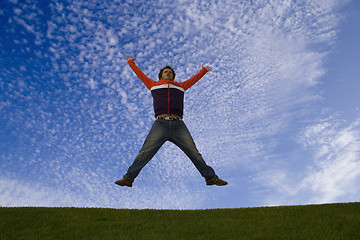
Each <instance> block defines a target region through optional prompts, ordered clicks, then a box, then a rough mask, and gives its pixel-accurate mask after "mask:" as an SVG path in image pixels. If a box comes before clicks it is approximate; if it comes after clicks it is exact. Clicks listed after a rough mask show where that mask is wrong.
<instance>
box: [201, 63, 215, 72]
mask: <svg viewBox="0 0 360 240" xmlns="http://www.w3.org/2000/svg"><path fill="white" fill-rule="evenodd" d="M201 66H202V67H204V64H203V65H201ZM204 68H206V71H208V72H211V71H212V68H211V67H210V66H206V67H204Z"/></svg>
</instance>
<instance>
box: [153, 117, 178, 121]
mask: <svg viewBox="0 0 360 240" xmlns="http://www.w3.org/2000/svg"><path fill="white" fill-rule="evenodd" d="M156 119H158V120H159V119H163V120H168V121H174V120H175V121H182V118H181V117H171V116H157V117H156Z"/></svg>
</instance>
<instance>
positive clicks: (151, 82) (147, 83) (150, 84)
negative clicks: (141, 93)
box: [126, 56, 155, 90]
mask: <svg viewBox="0 0 360 240" xmlns="http://www.w3.org/2000/svg"><path fill="white" fill-rule="evenodd" d="M126 61H127V62H128V64H129V66H130V67H131V69H132V70H133V71H134V73H135V74H136V76H138V78H139V79H140V80H141V81H142V82H143V83H144V84H145V86H146V87H147V88H148V89H149V90H150V89H151V88H152V87H153V86H154V84H155V81H154V80H152V79H151V78H149V77H147V76H146V75H145V74H144V73H143V72H142V71H141V70H140V69H139V68H138V66H137V65H136V64H135V57H130V56H126Z"/></svg>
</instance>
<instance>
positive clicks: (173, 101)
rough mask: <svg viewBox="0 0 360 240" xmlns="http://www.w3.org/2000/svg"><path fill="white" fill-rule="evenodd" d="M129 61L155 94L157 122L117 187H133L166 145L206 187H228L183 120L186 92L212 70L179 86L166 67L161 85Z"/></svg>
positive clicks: (201, 73)
mask: <svg viewBox="0 0 360 240" xmlns="http://www.w3.org/2000/svg"><path fill="white" fill-rule="evenodd" d="M126 60H127V62H128V64H129V66H130V67H131V69H132V70H133V71H134V73H135V74H136V75H137V76H138V77H139V78H140V80H141V81H142V82H143V83H144V84H145V86H146V87H147V88H148V89H149V90H150V91H151V94H152V97H153V104H154V111H155V118H156V120H155V122H154V123H153V125H152V127H151V129H150V132H149V134H148V136H147V137H146V139H145V142H144V144H143V146H142V148H141V150H140V152H139V154H138V155H137V156H136V158H135V160H134V162H133V163H132V165H131V166H130V167H129V169H128V171H127V173H126V174H125V175H124V176H123V178H122V179H120V180H118V181H116V182H115V183H116V184H118V185H120V186H127V187H132V183H133V181H134V179H135V178H136V177H137V175H138V174H139V172H140V171H141V169H142V168H143V167H144V166H145V165H146V164H147V163H148V162H149V161H150V160H151V159H152V158H153V156H154V155H155V154H156V152H157V151H158V150H159V149H160V147H161V146H162V145H163V144H164V143H165V142H166V141H171V142H173V143H174V144H175V145H177V146H178V147H179V148H180V149H181V150H182V151H184V153H185V154H186V155H187V156H188V157H189V158H190V159H191V161H192V162H193V164H194V165H195V167H196V168H197V170H198V171H199V172H200V174H201V175H202V176H203V177H204V178H205V181H206V185H217V186H224V185H227V182H226V181H224V180H222V179H220V178H219V177H218V176H217V175H216V174H215V171H214V169H213V168H212V167H210V166H208V165H207V164H206V163H205V161H204V159H203V158H202V156H201V154H200V153H199V151H198V150H197V148H196V146H195V143H194V140H193V138H192V137H191V135H190V132H189V130H188V129H187V127H186V125H185V123H184V122H183V120H182V117H183V107H184V93H185V91H186V90H187V89H189V88H190V87H191V86H192V85H194V84H195V83H196V82H197V81H198V80H200V78H202V77H203V76H204V75H205V74H206V73H207V72H210V71H211V67H209V66H206V67H204V66H202V69H201V70H200V71H199V73H198V74H196V75H194V76H192V77H191V78H190V79H188V80H186V81H185V82H181V83H179V82H175V81H174V79H175V71H174V70H173V69H172V68H171V67H170V66H165V67H163V68H162V69H161V70H160V72H159V81H158V82H156V81H154V80H152V79H150V78H148V77H147V76H146V75H145V74H144V73H143V72H142V71H141V70H140V69H139V68H138V66H136V64H135V59H134V58H133V57H130V56H127V57H126Z"/></svg>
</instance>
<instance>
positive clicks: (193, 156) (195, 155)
mask: <svg viewBox="0 0 360 240" xmlns="http://www.w3.org/2000/svg"><path fill="white" fill-rule="evenodd" d="M171 130H172V131H171V137H170V139H169V140H170V141H171V142H173V143H174V144H175V145H177V146H178V147H179V148H180V149H181V150H182V151H183V152H184V153H185V154H186V155H187V156H188V157H189V158H190V160H191V161H192V162H193V164H194V165H195V167H196V169H197V170H198V171H199V172H200V174H201V175H202V176H203V177H204V178H205V180H206V182H211V181H214V180H215V179H217V178H218V176H217V175H216V174H215V171H214V169H213V168H212V167H210V166H208V165H207V164H206V163H205V161H204V159H203V157H202V156H201V154H200V153H199V151H198V150H197V148H196V145H195V142H194V140H193V138H192V137H191V134H190V132H189V130H188V128H187V127H186V125H185V123H184V122H183V121H174V122H173V125H172V128H171Z"/></svg>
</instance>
